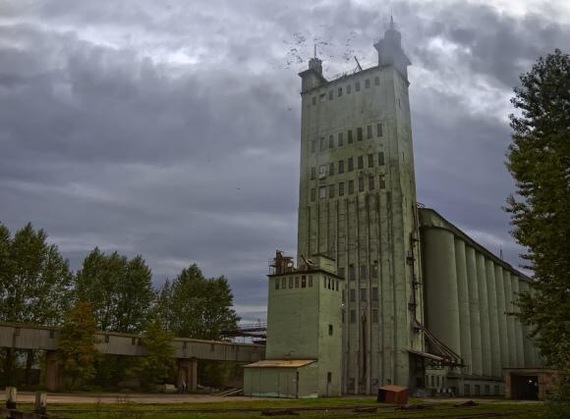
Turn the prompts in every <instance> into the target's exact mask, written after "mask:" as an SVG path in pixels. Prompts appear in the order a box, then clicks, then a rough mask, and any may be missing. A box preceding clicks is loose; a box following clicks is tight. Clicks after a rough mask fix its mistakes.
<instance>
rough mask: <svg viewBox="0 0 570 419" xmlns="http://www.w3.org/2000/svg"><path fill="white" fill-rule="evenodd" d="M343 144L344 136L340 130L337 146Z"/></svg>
mask: <svg viewBox="0 0 570 419" xmlns="http://www.w3.org/2000/svg"><path fill="white" fill-rule="evenodd" d="M343 145H344V136H343V135H342V132H339V133H338V146H339V147H342V146H343Z"/></svg>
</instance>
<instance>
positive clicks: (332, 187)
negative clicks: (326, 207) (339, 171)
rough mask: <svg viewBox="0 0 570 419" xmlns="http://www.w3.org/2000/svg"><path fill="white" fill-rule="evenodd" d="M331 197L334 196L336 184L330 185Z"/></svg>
mask: <svg viewBox="0 0 570 419" xmlns="http://www.w3.org/2000/svg"><path fill="white" fill-rule="evenodd" d="M329 198H334V184H333V185H329Z"/></svg>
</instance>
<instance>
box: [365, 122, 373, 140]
mask: <svg viewBox="0 0 570 419" xmlns="http://www.w3.org/2000/svg"><path fill="white" fill-rule="evenodd" d="M366 138H367V139H371V138H372V125H367V126H366Z"/></svg>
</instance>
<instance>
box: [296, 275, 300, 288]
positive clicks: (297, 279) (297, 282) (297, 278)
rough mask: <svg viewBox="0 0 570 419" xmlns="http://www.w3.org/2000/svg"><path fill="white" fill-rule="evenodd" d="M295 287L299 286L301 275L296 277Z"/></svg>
mask: <svg viewBox="0 0 570 419" xmlns="http://www.w3.org/2000/svg"><path fill="white" fill-rule="evenodd" d="M295 288H299V277H298V276H296V277H295Z"/></svg>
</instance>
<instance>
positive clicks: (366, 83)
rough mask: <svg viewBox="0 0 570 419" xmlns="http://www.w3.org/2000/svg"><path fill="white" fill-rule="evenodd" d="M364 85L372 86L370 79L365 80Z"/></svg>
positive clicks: (366, 86)
mask: <svg viewBox="0 0 570 419" xmlns="http://www.w3.org/2000/svg"><path fill="white" fill-rule="evenodd" d="M364 87H365V88H367V89H368V88H369V87H370V79H366V80H364Z"/></svg>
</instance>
